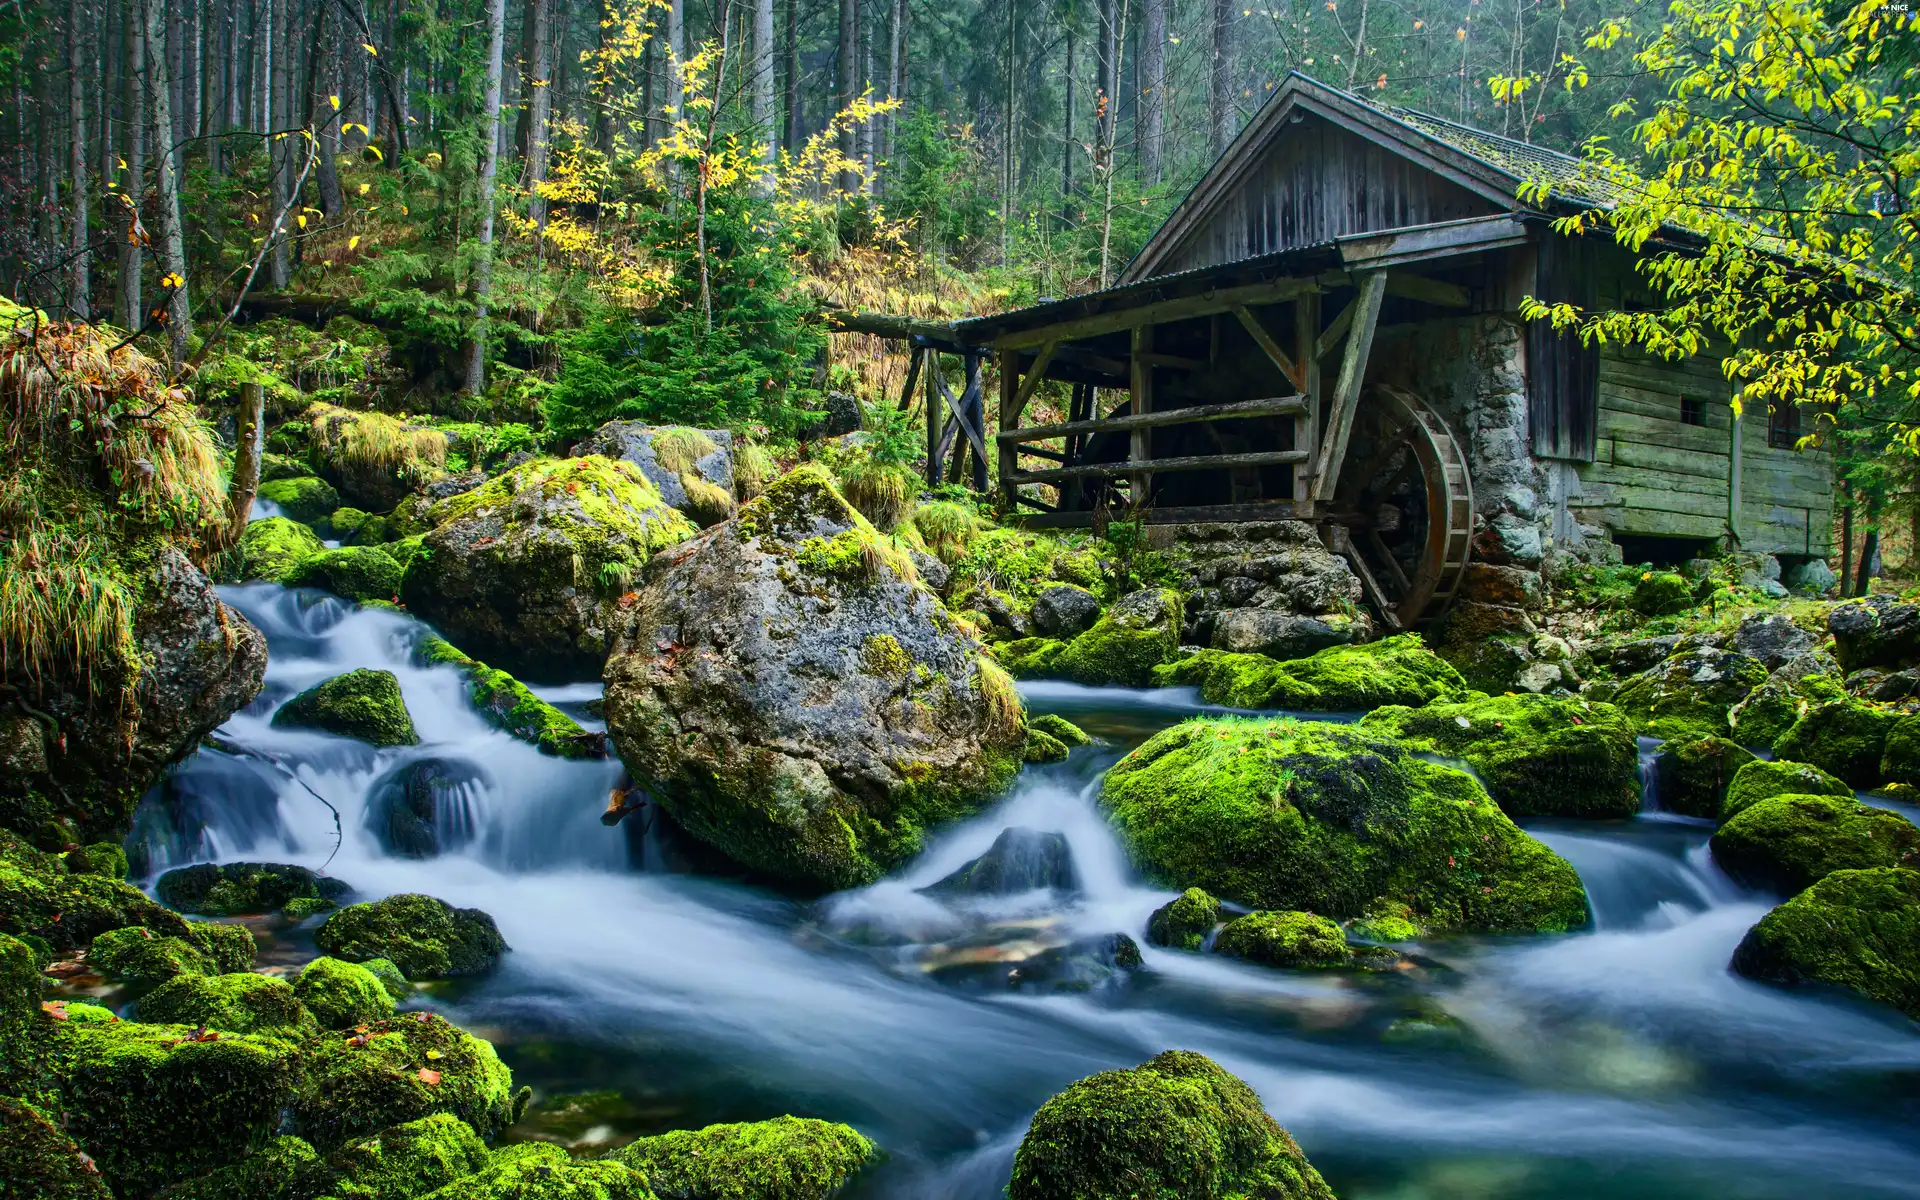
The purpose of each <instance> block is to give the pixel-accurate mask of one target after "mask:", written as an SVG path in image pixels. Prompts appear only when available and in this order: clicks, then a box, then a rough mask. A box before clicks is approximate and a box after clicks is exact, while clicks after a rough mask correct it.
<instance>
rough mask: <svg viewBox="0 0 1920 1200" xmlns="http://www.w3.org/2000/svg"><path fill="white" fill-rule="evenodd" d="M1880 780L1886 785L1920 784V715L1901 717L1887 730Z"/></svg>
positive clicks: (1881, 752) (1881, 753)
mask: <svg viewBox="0 0 1920 1200" xmlns="http://www.w3.org/2000/svg"><path fill="white" fill-rule="evenodd" d="M1880 778H1881V780H1882V781H1883V782H1886V783H1907V784H1920V715H1913V716H1904V717H1901V718H1900V719H1899V720H1898V721H1896V722H1894V725H1893V728H1891V729H1889V730H1887V740H1886V743H1885V745H1883V746H1882V747H1881V750H1880Z"/></svg>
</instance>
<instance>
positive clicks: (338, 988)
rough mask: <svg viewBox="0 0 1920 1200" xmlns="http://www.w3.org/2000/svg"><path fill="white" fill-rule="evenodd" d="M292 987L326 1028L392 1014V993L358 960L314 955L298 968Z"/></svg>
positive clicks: (348, 1024)
mask: <svg viewBox="0 0 1920 1200" xmlns="http://www.w3.org/2000/svg"><path fill="white" fill-rule="evenodd" d="M293 991H294V994H295V995H296V996H298V997H299V998H300V1002H301V1003H302V1004H305V1005H306V1006H307V1010H308V1011H309V1012H311V1013H312V1014H313V1017H314V1020H316V1021H318V1022H319V1023H320V1024H321V1026H322V1027H324V1028H327V1029H346V1028H348V1027H349V1026H353V1025H360V1024H364V1023H366V1022H369V1021H384V1020H386V1019H387V1018H388V1017H391V1016H392V1015H393V997H392V996H390V995H388V994H387V989H386V986H385V985H384V984H382V983H381V982H380V980H379V977H378V976H376V975H374V973H373V972H372V971H369V970H367V969H366V968H365V967H363V966H361V965H360V964H359V963H351V962H343V961H341V960H340V959H337V958H328V957H325V956H322V957H320V958H316V959H314V960H313V961H312V962H310V963H308V964H307V965H306V968H305V969H304V970H302V971H301V972H300V977H299V978H298V979H297V980H295V981H294V985H293Z"/></svg>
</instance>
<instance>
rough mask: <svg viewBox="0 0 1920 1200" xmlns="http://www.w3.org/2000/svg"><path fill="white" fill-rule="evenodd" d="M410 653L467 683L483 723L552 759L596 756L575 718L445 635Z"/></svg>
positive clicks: (589, 740) (422, 644)
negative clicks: (448, 669)
mask: <svg viewBox="0 0 1920 1200" xmlns="http://www.w3.org/2000/svg"><path fill="white" fill-rule="evenodd" d="M414 657H415V658H416V659H417V660H418V661H419V662H421V663H424V664H426V665H428V666H448V667H452V668H454V669H455V670H457V671H459V672H460V673H461V675H463V676H464V677H465V678H466V681H467V698H468V699H469V700H471V701H472V702H473V707H474V709H475V711H477V712H478V713H479V714H480V715H481V716H482V717H483V718H485V719H486V722H487V724H489V725H492V726H493V727H494V728H495V729H498V730H500V731H502V732H503V733H510V734H512V735H513V736H514V737H517V738H519V739H520V740H521V741H523V742H526V743H528V744H529V745H532V746H536V747H538V748H539V750H540V752H541V753H542V754H551V755H553V756H554V757H555V758H576V759H577V758H595V757H599V754H600V752H599V750H598V749H597V747H596V744H595V739H594V738H593V737H592V736H591V735H589V734H588V733H587V731H586V730H585V729H582V728H581V727H580V722H578V721H576V720H574V719H573V718H572V717H569V716H568V715H567V714H565V713H563V712H561V711H560V710H559V709H557V708H555V707H554V706H553V705H551V704H548V703H547V702H546V701H545V700H542V699H540V697H538V696H536V695H534V694H533V692H532V691H530V690H528V688H527V685H526V684H524V683H521V682H520V681H519V680H518V679H515V678H514V677H513V676H511V675H509V674H507V673H506V672H505V671H500V670H496V669H495V668H493V667H489V666H488V665H487V664H485V663H483V662H480V661H478V660H476V659H473V658H469V657H468V656H467V655H465V654H463V653H461V651H460V650H459V648H458V647H456V646H454V644H453V643H452V642H449V641H447V640H446V639H445V638H437V637H430V638H427V639H426V640H425V641H423V642H421V643H420V645H419V647H418V648H417V649H416V650H415V651H414Z"/></svg>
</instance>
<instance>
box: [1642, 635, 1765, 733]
mask: <svg viewBox="0 0 1920 1200" xmlns="http://www.w3.org/2000/svg"><path fill="white" fill-rule="evenodd" d="M1766 681H1767V669H1766V667H1764V666H1762V665H1761V664H1760V663H1759V662H1758V661H1756V660H1755V659H1751V658H1748V657H1746V656H1745V655H1739V654H1727V653H1724V652H1722V651H1718V650H1695V651H1689V652H1688V653H1685V654H1676V655H1674V656H1673V657H1672V658H1669V659H1667V660H1666V661H1665V662H1663V663H1660V664H1659V665H1658V666H1655V667H1653V668H1651V669H1649V670H1646V671H1643V672H1641V673H1640V674H1638V675H1636V676H1634V677H1633V678H1631V679H1629V680H1627V681H1626V682H1625V683H1624V684H1622V685H1621V687H1620V690H1619V691H1618V692H1616V693H1615V694H1614V697H1613V702H1614V703H1615V704H1617V705H1619V706H1620V708H1621V710H1622V711H1624V712H1625V713H1626V714H1627V715H1628V716H1629V717H1630V718H1632V719H1633V721H1634V724H1635V726H1636V727H1637V728H1638V729H1639V731H1640V732H1641V733H1644V734H1646V735H1648V736H1650V737H1659V738H1669V739H1677V738H1702V737H1727V736H1728V735H1729V734H1731V733H1732V732H1733V726H1732V724H1731V722H1730V721H1729V719H1728V713H1729V712H1730V711H1731V710H1732V709H1733V707H1734V706H1735V705H1737V704H1739V703H1740V702H1742V701H1743V700H1746V699H1747V698H1748V696H1750V695H1751V694H1752V692H1753V690H1754V689H1755V688H1757V687H1759V686H1760V685H1761V684H1764V683H1765V682H1766Z"/></svg>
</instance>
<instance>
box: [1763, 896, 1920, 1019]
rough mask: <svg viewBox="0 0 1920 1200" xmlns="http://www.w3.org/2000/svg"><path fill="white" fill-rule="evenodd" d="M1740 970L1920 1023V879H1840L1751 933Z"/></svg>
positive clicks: (1779, 910)
mask: <svg viewBox="0 0 1920 1200" xmlns="http://www.w3.org/2000/svg"><path fill="white" fill-rule="evenodd" d="M1733 969H1734V970H1736V971H1738V972H1740V974H1742V975H1745V976H1747V977H1748V978H1749V979H1758V980H1761V981H1763V982H1766V983H1777V984H1783V985H1786V986H1789V987H1794V986H1806V985H1822V986H1826V987H1834V988H1842V989H1845V990H1847V991H1850V992H1855V993H1858V994H1859V995H1861V996H1864V997H1866V998H1867V999H1869V1000H1875V1001H1878V1002H1879V1003H1881V1004H1890V1005H1892V1006H1893V1007H1895V1008H1897V1009H1899V1010H1900V1011H1901V1012H1904V1013H1906V1014H1907V1015H1908V1016H1909V1017H1913V1018H1915V1019H1916V1020H1920V871H1911V870H1908V869H1906V868H1904V867H1878V868H1874V869H1871V870H1864V871H1835V872H1833V873H1832V874H1830V875H1827V876H1826V877H1824V878H1822V879H1821V880H1820V881H1819V882H1817V883H1815V884H1814V885H1813V886H1812V887H1810V888H1808V889H1807V890H1806V891H1804V892H1801V893H1800V894H1799V895H1797V896H1795V897H1793V898H1792V899H1791V900H1788V901H1787V902H1786V903H1785V904H1782V905H1781V906H1780V907H1778V908H1776V909H1774V910H1773V911H1772V912H1770V913H1768V914H1767V915H1766V916H1764V917H1762V918H1761V919H1760V923H1759V924H1758V925H1755V926H1754V927H1753V928H1752V929H1750V930H1748V931H1747V936H1746V937H1744V938H1742V939H1741V941H1740V945H1739V948H1738V949H1736V950H1735V951H1734V952H1733Z"/></svg>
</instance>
